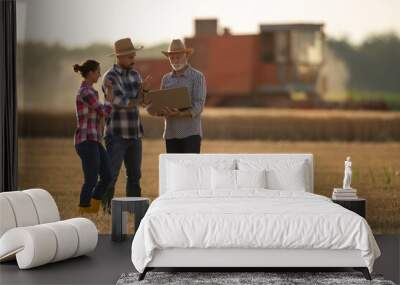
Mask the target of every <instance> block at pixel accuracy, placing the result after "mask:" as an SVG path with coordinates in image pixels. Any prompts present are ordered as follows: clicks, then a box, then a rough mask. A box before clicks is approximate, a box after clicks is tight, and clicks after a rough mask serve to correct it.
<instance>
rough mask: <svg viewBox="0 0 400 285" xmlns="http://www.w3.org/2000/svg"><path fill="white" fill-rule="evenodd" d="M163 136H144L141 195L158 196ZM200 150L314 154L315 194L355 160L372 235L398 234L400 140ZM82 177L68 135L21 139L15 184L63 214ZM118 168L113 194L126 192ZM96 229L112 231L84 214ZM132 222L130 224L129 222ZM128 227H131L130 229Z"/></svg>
mask: <svg viewBox="0 0 400 285" xmlns="http://www.w3.org/2000/svg"><path fill="white" fill-rule="evenodd" d="M164 151H165V149H164V142H163V141H162V140H155V139H145V140H143V164H142V180H141V185H142V193H143V194H142V195H143V196H147V197H150V198H151V199H154V198H155V197H157V195H158V155H159V154H160V153H163V152H164ZM202 152H203V153H295V152H299V153H300V152H301V153H313V154H314V160H315V161H314V163H315V183H314V185H315V193H317V194H321V195H325V196H330V194H331V191H332V188H333V187H335V186H336V187H338V186H339V187H340V185H341V181H342V178H343V173H342V172H343V161H344V159H345V157H346V156H347V155H350V156H351V157H352V160H353V183H352V186H353V187H355V188H357V189H358V191H359V196H361V197H364V198H366V199H367V220H368V222H369V224H370V225H371V228H372V229H373V231H374V233H376V234H381V233H384V234H400V143H397V142H395V143H359V142H355V143H344V142H287V141H286V142H285V141H281V142H275V141H248V140H246V141H240V140H237V141H228V140H204V141H203V143H202ZM82 181H83V175H82V170H81V165H80V160H79V157H78V156H77V154H76V153H75V149H74V146H73V142H72V139H39V138H35V139H27V138H25V139H20V140H19V189H26V188H35V187H40V188H44V189H46V190H48V191H49V192H50V193H51V194H52V195H53V197H54V198H55V200H56V202H57V205H58V207H59V209H60V214H61V217H62V218H63V219H67V218H72V217H76V216H78V207H77V205H78V200H79V192H80V188H81V185H82ZM124 189H125V175H124V168H123V167H122V169H121V173H120V176H119V179H118V182H117V185H116V196H124V195H125V193H124V192H125V190H124ZM88 217H89V218H90V219H92V220H93V221H94V222H95V223H96V225H97V227H98V229H99V231H100V233H110V232H111V227H110V224H111V218H110V216H109V215H104V214H102V213H100V214H98V215H90V216H88ZM130 220H131V221H132V218H131V219H130ZM131 224H132V223H131ZM132 227H133V226H131V228H129V229H128V230H129V231H133V229H132Z"/></svg>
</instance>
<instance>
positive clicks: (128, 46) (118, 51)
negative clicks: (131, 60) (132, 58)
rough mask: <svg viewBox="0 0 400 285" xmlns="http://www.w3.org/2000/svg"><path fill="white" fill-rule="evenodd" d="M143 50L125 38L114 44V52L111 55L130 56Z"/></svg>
mask: <svg viewBox="0 0 400 285" xmlns="http://www.w3.org/2000/svg"><path fill="white" fill-rule="evenodd" d="M142 48H143V46H134V45H133V43H132V41H131V39H130V38H124V39H120V40H118V41H116V42H115V43H114V52H113V53H112V54H110V56H112V55H116V56H120V55H128V54H131V53H134V52H136V51H138V50H141V49H142Z"/></svg>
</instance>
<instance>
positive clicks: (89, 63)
mask: <svg viewBox="0 0 400 285" xmlns="http://www.w3.org/2000/svg"><path fill="white" fill-rule="evenodd" d="M99 66H100V63H98V62H97V61H95V60H93V59H89V60H86V61H85V62H84V63H82V64H80V65H79V64H74V65H73V68H74V71H75V72H79V73H80V74H81V75H82V77H86V75H88V73H89V72H90V71H96V69H97V68H99Z"/></svg>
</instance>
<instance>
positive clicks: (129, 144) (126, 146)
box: [103, 136, 142, 208]
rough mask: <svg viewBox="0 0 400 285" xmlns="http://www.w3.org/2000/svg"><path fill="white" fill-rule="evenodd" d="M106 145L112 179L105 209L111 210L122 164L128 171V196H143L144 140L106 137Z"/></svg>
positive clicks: (106, 195)
mask: <svg viewBox="0 0 400 285" xmlns="http://www.w3.org/2000/svg"><path fill="white" fill-rule="evenodd" d="M105 143H106V148H107V152H108V155H109V157H110V160H111V173H112V174H111V175H112V179H111V183H110V185H109V187H108V188H107V191H106V193H105V195H104V196H103V207H104V208H110V207H111V200H112V198H113V197H114V192H115V183H116V182H117V179H118V175H119V172H120V170H121V165H122V162H124V165H125V169H126V178H127V181H126V196H127V197H140V195H141V188H140V178H141V176H142V173H141V164H142V140H141V138H138V139H124V138H122V137H119V136H106V138H105Z"/></svg>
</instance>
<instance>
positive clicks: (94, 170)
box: [75, 141, 111, 207]
mask: <svg viewBox="0 0 400 285" xmlns="http://www.w3.org/2000/svg"><path fill="white" fill-rule="evenodd" d="M75 150H76V152H77V154H78V155H79V157H80V158H81V161H82V170H83V175H84V182H83V185H82V189H81V195H80V202H79V206H81V207H89V206H90V199H91V198H92V197H93V198H95V199H98V200H101V199H102V198H103V195H104V193H105V191H106V189H107V187H108V185H109V184H110V182H111V164H110V159H109V158H108V154H107V152H106V150H105V148H104V147H103V145H102V144H101V143H99V142H96V141H83V142H81V143H79V144H77V145H75ZM99 176H100V180H98V178H99Z"/></svg>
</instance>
